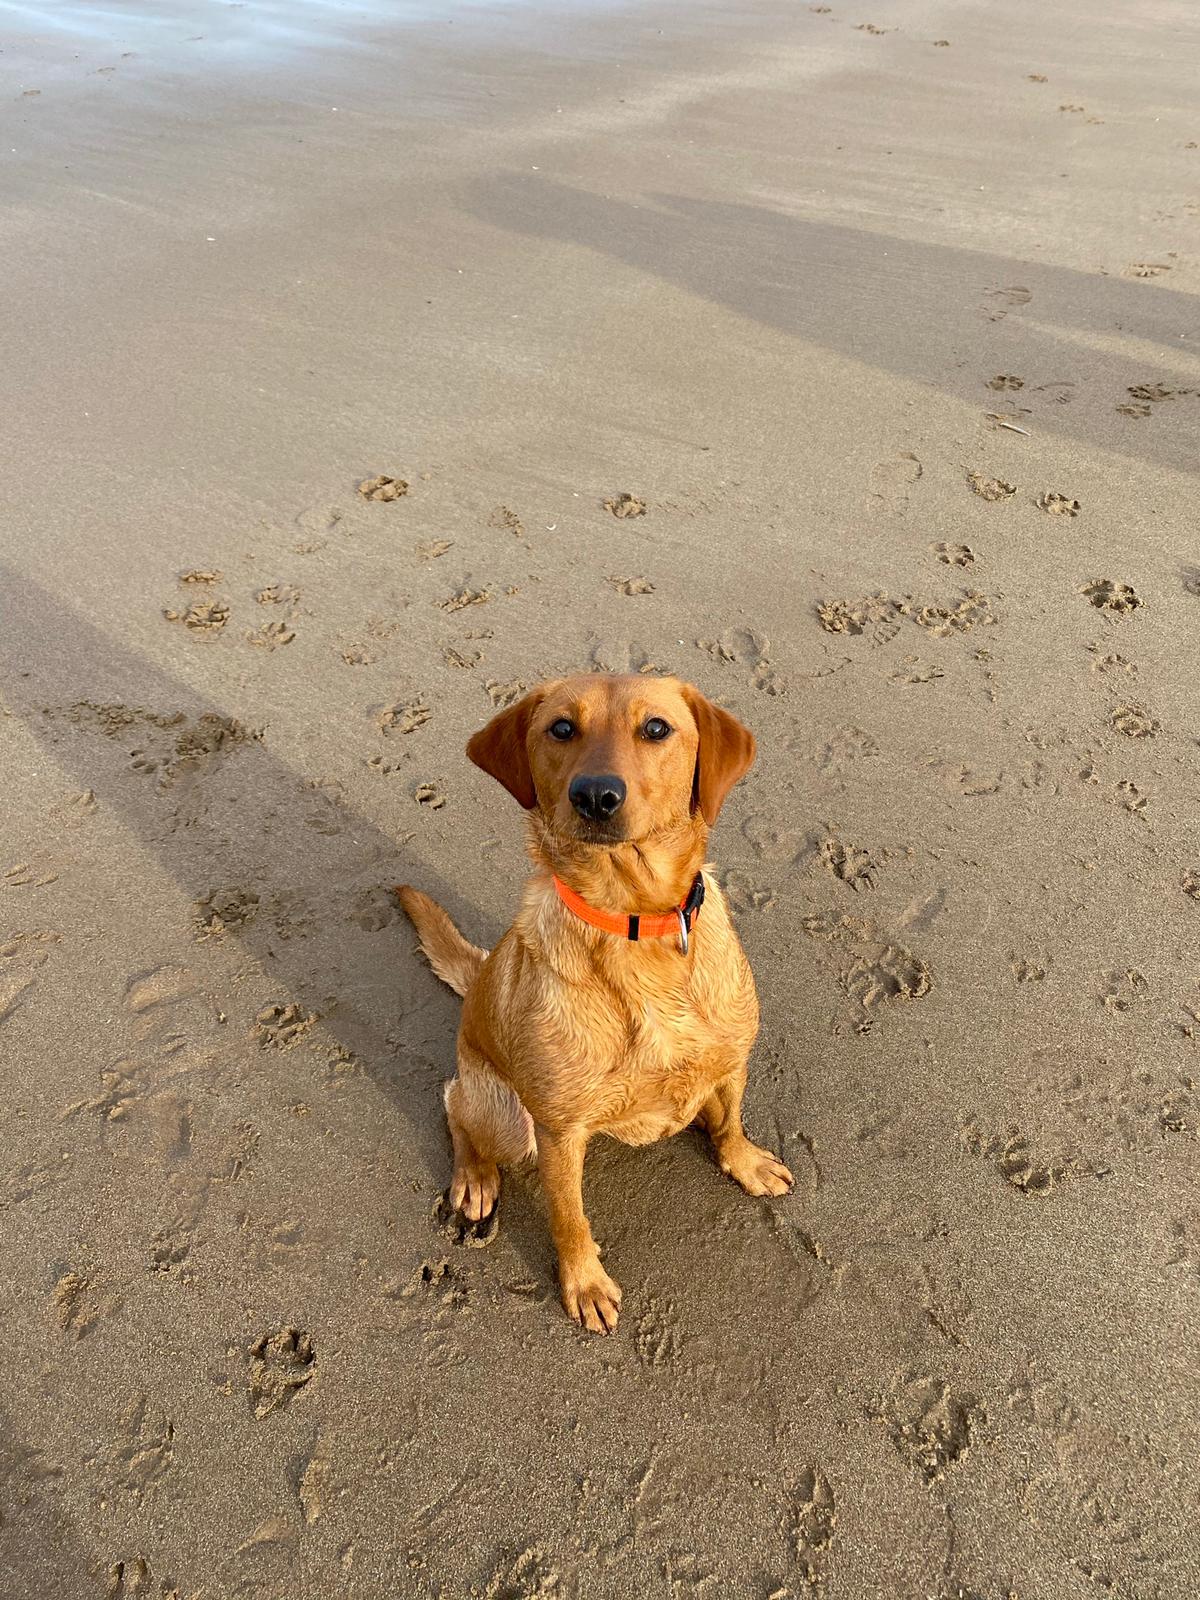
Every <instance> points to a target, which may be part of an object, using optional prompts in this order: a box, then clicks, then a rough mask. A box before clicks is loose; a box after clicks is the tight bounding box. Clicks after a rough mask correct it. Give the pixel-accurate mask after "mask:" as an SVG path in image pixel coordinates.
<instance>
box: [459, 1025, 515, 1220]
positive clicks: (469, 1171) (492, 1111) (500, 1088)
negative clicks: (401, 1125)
mask: <svg viewBox="0 0 1200 1600" xmlns="http://www.w3.org/2000/svg"><path fill="white" fill-rule="evenodd" d="M446 1121H447V1122H448V1123H449V1124H450V1138H451V1141H452V1142H453V1145H454V1175H453V1177H452V1178H451V1180H450V1202H451V1204H452V1205H453V1206H454V1207H455V1209H456V1210H458V1211H461V1212H462V1213H463V1215H464V1216H465V1217H467V1218H468V1219H469V1220H470V1221H471V1222H479V1221H481V1220H482V1219H483V1218H484V1217H486V1216H489V1215H490V1214H491V1212H492V1209H493V1208H494V1206H495V1204H496V1201H497V1199H498V1198H499V1195H500V1168H501V1167H502V1166H512V1165H514V1164H515V1163H517V1162H519V1161H524V1160H525V1159H526V1158H527V1157H528V1156H531V1155H533V1154H534V1153H535V1151H536V1148H537V1147H536V1144H535V1141H534V1134H533V1122H532V1120H531V1118H530V1116H529V1113H528V1112H527V1111H526V1109H525V1107H524V1106H523V1105H522V1104H521V1102H520V1100H519V1099H518V1098H517V1096H516V1094H515V1093H514V1092H513V1090H512V1089H510V1088H509V1086H508V1085H507V1084H506V1083H505V1082H504V1081H503V1079H502V1078H500V1077H499V1076H498V1075H497V1074H496V1072H495V1071H494V1070H493V1068H492V1065H491V1063H490V1062H489V1061H488V1060H487V1058H486V1056H484V1055H482V1054H481V1053H480V1052H479V1051H478V1050H476V1049H475V1048H474V1047H473V1046H471V1045H469V1044H467V1043H465V1041H464V1040H463V1039H461V1038H460V1039H459V1042H458V1073H457V1075H456V1076H455V1077H454V1078H452V1079H451V1080H450V1082H449V1083H448V1084H447V1085H446Z"/></svg>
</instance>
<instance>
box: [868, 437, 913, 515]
mask: <svg viewBox="0 0 1200 1600" xmlns="http://www.w3.org/2000/svg"><path fill="white" fill-rule="evenodd" d="M924 475H925V469H924V467H923V466H922V465H921V462H920V459H919V458H918V457H917V456H916V455H914V454H913V452H912V451H911V450H902V451H901V452H900V454H899V455H896V456H893V457H891V459H890V460H888V461H879V462H877V463H876V464H875V466H873V467H872V468H871V476H870V493H871V497H872V499H874V500H877V501H878V502H879V503H880V505H881V506H884V507H886V508H887V509H888V510H890V511H895V512H897V513H901V514H902V513H903V512H905V511H906V510H907V509H908V502H909V499H910V497H911V491H912V487H913V485H914V484H915V483H918V482H919V481H920V479H921V478H922V477H924Z"/></svg>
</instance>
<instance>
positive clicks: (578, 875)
mask: <svg viewBox="0 0 1200 1600" xmlns="http://www.w3.org/2000/svg"><path fill="white" fill-rule="evenodd" d="M529 823H530V828H529V854H530V856H531V857H532V858H533V862H534V865H535V866H536V867H538V868H539V869H540V870H541V871H543V872H546V873H550V874H552V875H553V876H554V877H556V878H559V879H561V880H562V882H563V883H565V884H566V885H567V886H568V887H569V888H571V889H574V891H575V893H576V894H578V895H581V896H582V897H583V899H584V900H586V901H587V903H588V905H590V906H594V907H595V908H596V910H597V911H615V912H619V913H625V914H628V913H636V914H642V913H646V912H652V911H670V910H671V908H672V907H673V906H677V905H679V904H680V903H681V902H682V900H683V898H684V896H685V895H686V894H687V892H688V890H689V889H690V888H691V886H692V883H693V880H694V879H695V876H696V874H697V873H698V872H699V871H700V868H701V867H702V866H703V865H704V855H705V848H706V846H707V843H708V829H707V827H706V826H705V824H704V819H703V817H702V816H701V815H700V813H699V812H696V813H695V815H693V816H691V817H689V818H688V820H687V821H686V822H684V823H681V824H680V825H679V826H678V827H675V828H671V829H666V830H664V831H663V832H662V833H659V834H656V835H655V836H654V837H653V838H650V839H639V840H629V841H626V842H622V843H620V844H612V845H596V844H585V843H584V842H583V841H581V840H578V839H564V838H562V837H561V836H560V835H559V834H557V833H555V832H553V831H552V830H551V828H550V827H549V826H548V825H547V823H546V821H545V819H544V818H543V817H542V816H540V815H539V814H538V813H537V812H532V813H530V815H529Z"/></svg>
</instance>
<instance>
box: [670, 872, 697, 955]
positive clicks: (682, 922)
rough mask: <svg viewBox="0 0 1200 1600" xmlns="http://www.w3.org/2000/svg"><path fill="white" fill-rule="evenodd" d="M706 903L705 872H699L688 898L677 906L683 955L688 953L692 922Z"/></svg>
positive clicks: (680, 948)
mask: <svg viewBox="0 0 1200 1600" xmlns="http://www.w3.org/2000/svg"><path fill="white" fill-rule="evenodd" d="M703 904H704V874H703V873H702V872H698V873H697V874H696V876H695V877H694V878H693V879H692V887H691V888H690V889H689V890H688V892H687V899H686V900H685V901H684V902H683V904H682V905H681V906H676V907H675V915H676V916H677V917H678V918H679V953H680V955H682V956H685V955H687V953H688V944H689V935H690V933H691V931H692V924H693V923H694V922H695V920H696V918H697V917H698V916H699V915H700V907H701V906H702V905H703Z"/></svg>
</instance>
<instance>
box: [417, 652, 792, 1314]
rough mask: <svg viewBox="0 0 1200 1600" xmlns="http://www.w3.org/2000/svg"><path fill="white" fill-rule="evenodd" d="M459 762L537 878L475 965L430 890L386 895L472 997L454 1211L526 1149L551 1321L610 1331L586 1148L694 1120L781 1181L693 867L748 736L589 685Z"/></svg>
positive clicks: (728, 1169) (720, 931)
mask: <svg viewBox="0 0 1200 1600" xmlns="http://www.w3.org/2000/svg"><path fill="white" fill-rule="evenodd" d="M467 754H468V756H469V757H470V758H471V760H472V761H473V762H475V764H476V765H477V766H479V767H482V768H483V770H484V771H485V772H487V773H490V774H491V776H492V777H493V778H496V779H497V780H498V781H499V782H500V783H502V784H503V785H504V787H505V788H506V789H507V790H508V791H509V793H510V794H512V795H513V796H514V797H515V799H517V800H518V801H519V802H520V804H521V805H522V806H524V808H525V810H526V812H527V813H528V819H529V853H530V855H531V856H532V858H533V862H534V872H533V875H532V877H531V878H530V879H529V881H528V883H527V884H526V886H525V892H524V895H523V897H522V901H521V907H520V910H519V911H518V913H517V918H516V921H515V922H514V923H513V925H512V927H511V928H510V929H509V930H508V932H507V933H506V934H505V935H504V937H503V938H502V939H501V940H500V942H499V944H497V946H496V948H495V949H494V950H493V951H492V952H491V953H490V954H489V953H488V952H487V951H485V950H480V949H477V948H476V947H475V946H474V945H472V944H468V943H467V941H466V940H465V939H464V938H463V936H462V935H461V934H460V933H459V931H458V929H457V928H456V927H455V926H454V924H453V923H452V922H451V920H450V918H449V917H448V916H447V914H446V912H445V911H443V910H442V908H441V907H440V906H438V905H436V904H435V903H434V901H432V900H430V899H429V897H428V896H427V895H424V894H421V893H420V892H419V891H418V890H416V889H412V888H409V887H407V886H405V887H402V888H400V889H398V891H397V892H398V894H399V896H400V900H401V902H402V904H403V906H404V909H405V911H407V913H408V915H409V916H410V917H411V919H412V921H413V923H414V924H415V926H416V929H417V932H418V935H419V936H420V941H421V946H422V948H423V950H424V951H425V953H426V955H427V956H428V957H429V961H430V964H431V965H432V967H433V970H434V971H435V972H436V973H437V974H438V976H439V977H441V978H443V979H444V980H445V981H446V982H447V983H448V984H449V985H450V986H451V988H452V989H454V990H456V991H457V993H459V994H461V995H463V996H464V998H465V1004H464V1006H463V1015H462V1026H461V1028H460V1030H459V1035H458V1072H457V1075H456V1076H455V1077H454V1078H453V1080H452V1081H451V1082H450V1083H448V1084H447V1086H446V1113H447V1118H448V1121H449V1124H450V1136H451V1139H452V1140H453V1144H454V1175H453V1179H452V1181H451V1186H450V1198H451V1200H452V1201H453V1203H454V1205H455V1206H456V1207H457V1208H458V1209H460V1210H461V1211H462V1212H463V1213H464V1214H465V1215H466V1216H467V1217H468V1218H470V1219H472V1220H478V1219H480V1218H483V1217H486V1216H487V1215H488V1214H489V1213H490V1212H491V1210H492V1208H493V1206H494V1205H495V1204H496V1199H497V1196H498V1195H499V1192H500V1168H501V1167H502V1166H504V1165H507V1164H509V1163H512V1162H518V1161H521V1160H523V1159H524V1158H526V1157H528V1156H533V1155H535V1154H536V1156H537V1159H538V1166H539V1170H540V1174H541V1180H542V1185H543V1187H544V1189H545V1194H546V1201H547V1206H548V1209H549V1215H550V1227H551V1231H552V1233H553V1236H554V1244H555V1248H556V1250H557V1252H558V1271H559V1282H560V1287H561V1291H562V1301H563V1305H564V1306H565V1307H566V1309H567V1311H568V1312H569V1313H570V1315H571V1316H573V1317H574V1318H575V1319H576V1321H578V1322H582V1323H583V1324H584V1325H585V1326H586V1327H588V1328H590V1329H592V1330H593V1331H594V1332H597V1333H602V1332H609V1331H611V1330H612V1329H613V1328H615V1327H616V1323H617V1311H618V1306H619V1305H620V1300H621V1291H620V1289H619V1288H618V1287H617V1285H616V1284H615V1283H614V1282H613V1280H612V1279H611V1278H610V1277H609V1275H608V1274H607V1272H605V1270H604V1268H603V1267H602V1266H601V1264H600V1254H599V1251H598V1250H597V1248H596V1244H595V1241H594V1239H593V1238H592V1232H591V1229H590V1227H589V1226H588V1221H587V1218H586V1216H585V1215H584V1211H583V1158H584V1152H585V1150H586V1148H587V1143H588V1140H589V1139H590V1138H591V1137H592V1135H593V1134H597V1133H607V1134H610V1135H612V1137H613V1138H615V1139H621V1140H624V1142H625V1143H627V1144H648V1143H650V1142H651V1141H653V1140H655V1139H662V1138H665V1137H666V1136H667V1135H668V1134H672V1133H678V1132H679V1130H680V1129H681V1128H686V1127H687V1126H688V1124H689V1123H691V1122H694V1121H698V1122H700V1123H701V1124H702V1125H703V1127H704V1128H705V1129H706V1130H707V1132H708V1135H709V1138H710V1139H711V1140H712V1143H713V1148H714V1150H715V1152H716V1158H717V1162H718V1164H719V1166H720V1168H721V1170H722V1172H725V1173H728V1174H729V1176H730V1177H732V1178H735V1179H736V1180H737V1182H738V1183H740V1184H741V1186H742V1188H743V1189H745V1190H746V1192H747V1193H748V1194H754V1195H778V1194H783V1193H785V1192H786V1191H787V1190H788V1189H789V1188H790V1187H791V1184H792V1175H791V1173H790V1172H789V1171H788V1170H787V1168H786V1167H785V1166H784V1165H783V1164H782V1163H781V1162H779V1161H777V1160H776V1159H775V1157H774V1156H773V1155H771V1154H770V1152H769V1151H767V1150H763V1149H761V1148H760V1147H759V1146H758V1145H756V1144H754V1143H752V1142H751V1140H749V1139H748V1138H747V1137H746V1133H745V1131H744V1129H743V1127H742V1110H741V1108H742V1095H743V1093H744V1091H745V1087H746V1062H747V1058H748V1057H749V1054H750V1048H751V1046H752V1044H753V1043H754V1038H755V1035H756V1033H757V1032H758V1000H757V997H756V995H755V992H754V980H753V978H752V977H751V975H750V967H749V965H748V963H747V961H746V957H745V955H744V953H743V951H742V947H741V945H740V944H739V942H738V938H737V935H736V934H735V933H734V931H733V927H732V925H731V923H730V920H729V912H728V909H727V907H726V905H725V901H724V899H723V897H722V895H721V892H720V890H719V888H718V887H717V885H716V883H715V882H714V881H713V879H712V878H711V877H710V876H709V875H708V874H707V873H706V872H705V871H704V860H705V850H706V845H707V840H708V830H709V828H710V827H711V826H712V825H713V823H714V822H715V821H716V820H717V813H718V812H719V811H720V809H721V805H722V803H723V802H724V800H725V797H726V796H727V795H728V793H729V791H730V789H731V788H732V787H733V785H734V784H735V783H737V781H738V780H739V779H740V778H741V777H743V776H744V775H745V773H746V772H747V771H749V768H750V765H751V763H752V762H753V760H754V737H753V735H752V734H751V733H750V732H749V731H748V730H747V729H746V728H744V727H743V726H742V725H741V723H740V722H738V721H737V720H736V718H734V717H732V716H731V715H730V714H729V712H727V711H723V710H722V709H721V708H720V707H719V706H715V705H713V704H712V702H711V701H709V700H707V699H705V697H704V696H703V695H702V694H700V693H699V691H698V690H696V689H694V688H692V687H691V685H689V684H685V683H681V682H679V681H678V680H677V679H674V678H650V677H603V676H590V677H580V678H566V679H561V680H559V681H557V682H554V683H548V684H545V685H544V686H543V687H542V688H540V689H536V690H534V691H533V693H531V694H528V695H526V696H525V698H524V699H523V700H520V701H518V702H517V703H516V704H515V705H513V706H511V707H510V708H509V709H508V710H506V711H502V712H501V713H500V715H499V716H497V717H495V718H494V719H493V720H492V721H491V722H489V723H488V725H487V727H486V728H484V729H482V730H481V732H479V733H477V734H476V735H475V736H474V738H472V739H471V741H470V743H469V744H468V745H467Z"/></svg>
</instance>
